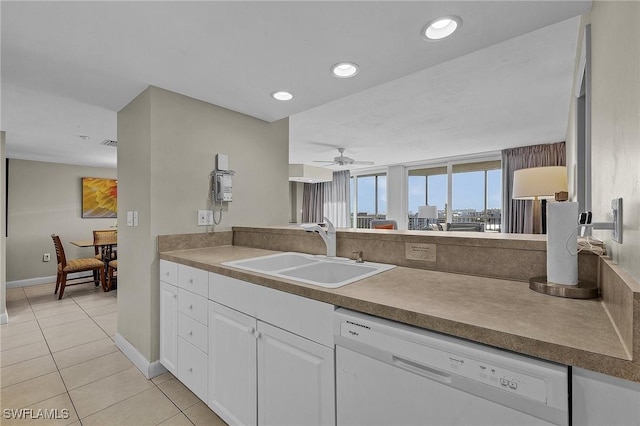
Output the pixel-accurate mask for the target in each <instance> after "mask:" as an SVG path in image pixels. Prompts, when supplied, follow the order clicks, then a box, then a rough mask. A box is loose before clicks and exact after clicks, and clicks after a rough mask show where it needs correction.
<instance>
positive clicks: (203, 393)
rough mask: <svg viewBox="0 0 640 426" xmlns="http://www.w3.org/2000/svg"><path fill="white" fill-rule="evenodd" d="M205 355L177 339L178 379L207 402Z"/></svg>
mask: <svg viewBox="0 0 640 426" xmlns="http://www.w3.org/2000/svg"><path fill="white" fill-rule="evenodd" d="M207 377H208V375H207V354H205V353H204V352H202V351H201V350H200V349H198V348H196V347H195V346H193V345H192V344H191V343H189V342H187V341H185V340H184V339H182V338H181V337H178V379H179V380H180V381H181V382H182V383H184V384H185V385H186V386H187V387H188V388H189V389H191V391H192V392H193V393H194V394H196V396H197V397H198V398H200V399H201V400H203V401H205V402H206V401H207Z"/></svg>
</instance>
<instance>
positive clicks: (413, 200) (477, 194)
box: [358, 169, 502, 214]
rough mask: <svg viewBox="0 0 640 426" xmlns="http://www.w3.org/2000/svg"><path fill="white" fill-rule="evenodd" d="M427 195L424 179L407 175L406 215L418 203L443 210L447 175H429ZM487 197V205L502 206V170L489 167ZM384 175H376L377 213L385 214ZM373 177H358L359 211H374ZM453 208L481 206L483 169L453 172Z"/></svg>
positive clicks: (415, 207) (416, 209) (418, 204)
mask: <svg viewBox="0 0 640 426" xmlns="http://www.w3.org/2000/svg"><path fill="white" fill-rule="evenodd" d="M428 181H429V187H428V190H429V191H428V194H429V199H428V200H426V199H425V195H426V190H425V189H426V188H425V186H426V179H425V177H424V176H410V177H409V188H408V191H409V206H408V207H409V209H408V210H409V214H413V213H416V212H417V211H418V206H424V205H430V206H436V207H438V210H444V205H445V203H446V200H447V176H446V175H436V176H429V177H428ZM487 181H488V182H487V186H488V189H489V199H488V205H487V207H488V208H489V209H492V208H497V209H499V208H501V205H502V171H501V170H499V169H498V170H490V171H489V172H488V176H487ZM386 183H387V180H386V176H378V193H379V196H378V214H386V212H387V209H386V206H387V191H386V188H387V185H386ZM374 188H375V177H374V176H366V177H360V178H358V212H367V213H369V214H373V213H374V212H375V199H374ZM452 204H453V206H452V208H453V210H459V209H474V210H476V211H482V210H483V209H484V172H468V173H454V174H453V200H452Z"/></svg>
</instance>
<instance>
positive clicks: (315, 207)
mask: <svg viewBox="0 0 640 426" xmlns="http://www.w3.org/2000/svg"><path fill="white" fill-rule="evenodd" d="M323 204H324V190H323V184H322V183H305V184H304V188H303V189H302V223H311V222H315V223H317V222H322V221H323V220H324V218H323V217H324V212H323Z"/></svg>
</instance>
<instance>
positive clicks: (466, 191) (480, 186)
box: [408, 160, 502, 232]
mask: <svg viewBox="0 0 640 426" xmlns="http://www.w3.org/2000/svg"><path fill="white" fill-rule="evenodd" d="M447 178H448V174H447V167H446V166H441V167H430V168H424V169H414V170H410V171H409V178H408V194H409V196H408V213H409V222H408V223H409V229H423V228H424V227H425V226H427V221H426V219H421V218H418V206H423V205H429V206H436V207H437V209H438V220H437V221H438V223H440V224H444V223H445V222H447V208H448V207H449V206H451V218H450V221H451V223H481V224H483V226H484V230H485V231H498V232H499V231H500V224H501V204H502V171H501V165H500V160H495V161H483V162H477V163H464V164H454V165H453V166H452V179H451V181H452V188H451V200H448V191H447V180H448V179H447ZM433 222H435V220H433V219H431V220H430V223H433Z"/></svg>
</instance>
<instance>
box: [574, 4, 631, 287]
mask: <svg viewBox="0 0 640 426" xmlns="http://www.w3.org/2000/svg"><path fill="white" fill-rule="evenodd" d="M583 23H584V24H587V23H591V45H592V48H591V70H592V78H591V87H592V102H591V149H592V153H591V158H592V210H593V217H594V220H595V221H598V222H605V221H607V222H608V221H611V220H612V219H613V218H612V215H611V199H613V198H618V197H622V198H623V228H624V229H623V243H622V244H618V243H616V242H614V241H612V240H611V231H594V236H595V237H597V238H600V239H602V240H604V241H605V242H606V243H607V248H608V251H609V253H610V256H611V258H612V259H613V260H614V262H616V263H617V264H618V265H619V266H621V267H622V268H623V269H624V270H626V271H627V272H628V273H629V274H630V275H631V276H632V277H633V278H634V279H636V280H640V166H639V164H640V139H639V138H640V3H639V2H625V1H595V2H594V3H593V7H592V10H591V13H590V15H588V16H585V19H583ZM581 49H582V44H581V43H580V44H579V47H578V53H581ZM578 56H580V55H578ZM576 71H577V70H576ZM578 89H579V87H578V88H574V97H573V98H572V100H571V101H572V111H571V116H570V118H569V127H568V132H567V144H568V154H569V152H570V153H571V156H569V155H568V156H567V157H568V160H571V161H572V167H573V166H575V163H576V159H575V135H574V134H575V126H576V123H575V113H574V108H575V105H574V104H575V90H578ZM570 170H572V169H570Z"/></svg>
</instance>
